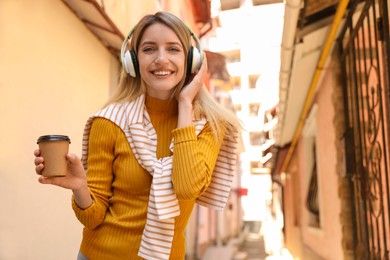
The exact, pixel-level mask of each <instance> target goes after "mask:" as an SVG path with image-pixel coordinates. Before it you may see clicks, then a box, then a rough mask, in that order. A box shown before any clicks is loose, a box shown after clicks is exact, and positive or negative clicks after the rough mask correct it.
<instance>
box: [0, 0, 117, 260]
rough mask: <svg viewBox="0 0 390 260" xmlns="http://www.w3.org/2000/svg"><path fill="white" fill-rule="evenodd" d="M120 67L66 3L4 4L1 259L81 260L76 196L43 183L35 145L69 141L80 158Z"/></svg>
mask: <svg viewBox="0 0 390 260" xmlns="http://www.w3.org/2000/svg"><path fill="white" fill-rule="evenodd" d="M116 70H117V62H116V60H115V59H114V58H113V56H112V55H111V54H110V53H109V52H108V51H107V50H106V49H105V48H104V47H103V45H102V44H101V43H100V42H99V41H98V40H97V39H96V37H95V36H94V35H93V34H91V33H90V32H89V31H88V30H87V29H86V27H85V26H84V24H83V23H82V22H81V21H80V20H79V19H78V18H77V17H76V16H75V15H74V14H73V13H71V12H70V10H69V9H68V8H67V7H66V6H65V5H64V4H63V3H62V2H61V1H52V0H35V1H21V0H19V1H17V0H1V1H0V100H1V102H0V113H1V118H2V121H3V122H2V124H1V125H2V126H1V127H0V140H1V149H0V163H1V167H0V191H1V197H0V205H1V210H0V211H1V214H0V259H2V260H3V259H4V260H22V259H29V260H43V259H56V260H61V259H64V260H69V259H75V256H76V254H77V251H78V247H79V243H80V239H81V225H80V224H79V222H78V221H77V220H76V218H75V216H74V214H73V211H72V209H71V205H70V195H71V192H70V191H68V190H63V189H59V188H56V187H51V186H43V185H41V184H39V183H38V182H37V177H36V175H35V172H34V166H33V160H34V156H33V151H34V149H36V148H37V145H36V140H37V138H38V137H39V136H40V135H43V134H66V135H69V136H70V138H71V140H72V144H71V147H70V150H71V152H74V153H76V154H78V155H80V152H81V138H82V130H83V126H84V124H85V121H86V119H87V118H88V116H90V115H91V113H93V112H94V111H95V110H96V109H97V108H99V106H100V105H101V104H102V103H103V102H104V101H105V99H106V98H107V96H108V89H109V85H110V84H112V83H111V82H113V80H112V79H113V77H114V76H115V75H112V72H113V71H116Z"/></svg>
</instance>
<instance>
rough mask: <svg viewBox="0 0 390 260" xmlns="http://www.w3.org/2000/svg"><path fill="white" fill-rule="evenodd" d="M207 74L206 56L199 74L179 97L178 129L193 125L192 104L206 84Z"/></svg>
mask: <svg viewBox="0 0 390 260" xmlns="http://www.w3.org/2000/svg"><path fill="white" fill-rule="evenodd" d="M206 73H207V60H206V56H205V57H204V59H203V62H202V66H201V67H200V69H199V71H198V73H197V74H196V75H195V76H194V78H193V79H192V80H191V81H190V82H189V83H188V85H186V86H184V87H183V88H182V90H181V92H180V94H179V97H178V100H177V101H178V103H179V105H178V108H179V116H178V122H177V127H178V128H181V127H186V126H191V125H192V112H193V111H192V110H193V107H192V102H193V101H194V98H195V96H196V94H197V93H198V91H199V89H200V88H201V87H202V86H203V84H204V78H205V76H206Z"/></svg>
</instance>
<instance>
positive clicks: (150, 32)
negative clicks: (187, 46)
mask: <svg viewBox="0 0 390 260" xmlns="http://www.w3.org/2000/svg"><path fill="white" fill-rule="evenodd" d="M145 41H151V42H164V41H168V42H177V43H180V39H179V37H178V36H177V35H176V33H175V32H174V31H173V30H172V29H171V28H169V27H168V26H167V25H165V24H162V23H154V24H152V25H149V26H148V27H147V28H146V29H145V31H144V32H143V34H142V36H141V40H140V42H141V43H142V42H145Z"/></svg>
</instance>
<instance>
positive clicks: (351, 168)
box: [339, 0, 390, 259]
mask: <svg viewBox="0 0 390 260" xmlns="http://www.w3.org/2000/svg"><path fill="white" fill-rule="evenodd" d="M358 2H359V1H355V2H352V3H351V5H350V13H349V14H348V17H347V19H346V24H345V27H344V29H343V31H342V33H341V37H340V39H339V47H340V48H339V49H340V52H341V53H340V57H341V63H342V72H343V73H342V74H343V75H342V76H343V84H344V86H345V87H344V96H345V108H346V109H345V117H346V136H345V143H346V155H347V176H348V178H349V180H350V183H351V187H352V189H351V190H352V208H353V209H354V212H353V213H354V214H353V216H354V226H355V228H354V229H355V234H354V237H355V258H356V259H390V253H389V251H390V223H389V222H390V214H389V209H390V196H389V194H390V190H389V185H390V181H389V175H390V173H389V154H388V149H389V133H390V124H389V119H390V114H389V112H390V111H389V104H390V99H389V82H388V79H389V68H388V55H389V31H388V28H389V22H388V14H387V1H380V0H379V1H378V0H377V1H376V0H366V1H362V3H358Z"/></svg>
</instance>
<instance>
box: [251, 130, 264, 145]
mask: <svg viewBox="0 0 390 260" xmlns="http://www.w3.org/2000/svg"><path fill="white" fill-rule="evenodd" d="M249 140H250V144H251V145H262V144H263V143H264V136H263V132H250V133H249Z"/></svg>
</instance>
